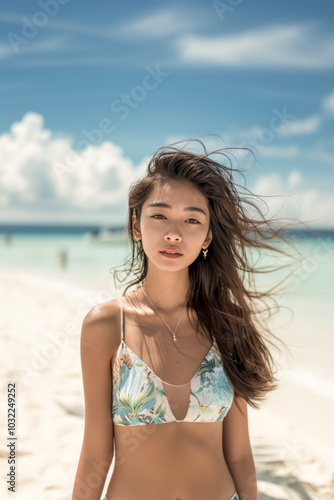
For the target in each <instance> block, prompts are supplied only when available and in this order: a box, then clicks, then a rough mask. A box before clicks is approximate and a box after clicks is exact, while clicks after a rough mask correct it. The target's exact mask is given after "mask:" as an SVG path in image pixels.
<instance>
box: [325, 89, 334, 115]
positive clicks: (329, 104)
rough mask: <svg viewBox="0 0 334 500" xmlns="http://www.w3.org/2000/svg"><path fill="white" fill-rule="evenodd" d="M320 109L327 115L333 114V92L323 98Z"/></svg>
mask: <svg viewBox="0 0 334 500" xmlns="http://www.w3.org/2000/svg"><path fill="white" fill-rule="evenodd" d="M322 107H323V109H324V110H325V111H327V112H328V113H334V92H332V93H331V94H330V95H328V96H326V97H324V98H323V100H322Z"/></svg>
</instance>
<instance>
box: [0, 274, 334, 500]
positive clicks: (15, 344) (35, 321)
mask: <svg viewBox="0 0 334 500" xmlns="http://www.w3.org/2000/svg"><path fill="white" fill-rule="evenodd" d="M119 295H120V294H119V293H117V292H113V291H109V296H108V291H107V290H104V291H94V290H84V289H80V288H78V287H76V286H71V285H68V284H67V283H63V282H56V281H52V282H51V281H50V280H48V279H45V278H42V277H38V276H35V275H29V274H27V273H22V272H17V273H14V272H3V271H2V272H1V279H0V301H1V305H2V313H1V316H0V322H1V341H2V349H1V368H2V372H3V374H4V375H3V377H2V378H1V384H2V385H1V390H2V396H3V397H2V398H1V401H2V403H1V404H2V407H1V408H2V412H1V415H2V418H1V422H0V426H1V436H2V439H1V443H2V447H1V455H0V463H1V471H2V485H1V498H11V499H12V498H15V499H22V500H65V499H66V500H70V498H71V493H72V486H73V481H74V477H75V473H76V468H77V464H78V459H79V454H80V449H81V443H82V436H83V425H84V420H83V414H84V406H83V403H84V401H83V391H82V381H81V367H80V357H79V339H80V329H81V323H82V320H83V318H84V316H85V314H86V312H88V310H89V309H90V308H91V307H92V306H93V305H94V304H95V303H99V302H102V301H104V300H108V299H110V298H114V297H116V296H119ZM291 373H293V366H292V371H291V372H290V371H286V372H285V375H286V377H289V376H292V375H290V374H291ZM10 381H14V382H16V387H17V413H16V423H17V448H16V459H17V461H16V474H17V475H16V494H15V495H13V494H12V493H9V492H8V491H7V485H6V484H5V482H6V480H5V479H4V476H5V474H7V473H8V472H9V465H8V463H7V458H8V448H6V444H7V441H6V440H7V408H6V404H5V403H6V394H7V383H8V382H10ZM301 391H302V388H299V390H298V391H296V386H295V385H294V386H289V385H288V384H286V383H284V386H283V388H282V389H280V391H279V392H278V391H277V393H276V394H275V396H274V395H273V396H272V397H271V398H270V400H269V401H268V403H266V404H265V405H264V406H263V408H261V409H260V410H259V411H258V410H252V409H250V410H249V422H250V435H251V441H252V447H253V452H254V459H255V463H256V469H257V476H258V489H259V499H260V500H268V499H275V500H286V499H287V500H288V499H289V500H299V499H314V500H329V499H334V479H333V472H334V460H333V455H332V448H331V446H330V445H329V446H326V432H327V431H328V428H327V429H326V426H327V425H328V423H329V421H330V418H332V416H333V415H332V413H331V411H332V406H330V405H329V404H328V405H327V407H326V408H325V404H324V401H323V400H321V412H324V413H323V414H324V419H325V420H324V421H323V420H321V422H320V424H319V420H318V419H315V420H314V422H313V425H314V427H315V426H319V427H320V428H321V432H322V435H320V434H319V433H318V434H317V433H316V432H309V431H310V430H311V431H312V420H310V421H309V422H308V423H307V424H306V426H305V427H303V426H302V425H299V421H300V419H301V415H305V414H306V413H307V412H316V415H315V416H316V417H319V416H320V411H318V410H316V408H317V406H316V405H317V403H318V402H319V404H320V400H319V401H318V400H316V399H314V400H312V401H311V402H310V403H308V402H307V401H306V400H305V398H304V397H302V396H303V394H302V392H301ZM297 393H298V394H297ZM314 397H315V398H316V395H315V396H314ZM329 401H330V400H329ZM301 406H302V407H301ZM288 422H291V423H290V424H289V423H288ZM315 422H317V423H315ZM329 431H330V429H329ZM322 437H323V439H322Z"/></svg>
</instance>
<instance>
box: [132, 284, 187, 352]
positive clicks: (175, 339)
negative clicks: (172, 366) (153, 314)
mask: <svg viewBox="0 0 334 500" xmlns="http://www.w3.org/2000/svg"><path fill="white" fill-rule="evenodd" d="M141 288H142V290H143V292H144V295H145V297H146V298H147V299H148V300H149V302H150V303H151V305H152V306H153V307H154V309H155V310H156V311H157V313H158V314H159V316H160V318H161V319H162V321H163V322H164V323H165V325H166V326H167V328H168V330H169V331H170V332H172V334H173V341H174V342H177V338H176V335H175V333H176V330H177V328H178V326H179V324H180V321H181V317H182V314H183V312H184V310H185V308H186V304H187V303H185V304H184V307H183V309H182V312H181V316H180V317H179V321H178V322H177V325H176V328H175V330H174V331H173V330H172V329H171V328H170V326H169V325H168V324H167V323H166V321H165V320H164V318H163V317H162V315H161V314H160V312H159V310H158V309H157V307H156V306H155V305H154V304H153V302H152V301H151V299H150V298H149V297H148V296H147V294H146V293H145V290H144V287H143V284H141Z"/></svg>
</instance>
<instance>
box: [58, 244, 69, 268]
mask: <svg viewBox="0 0 334 500" xmlns="http://www.w3.org/2000/svg"><path fill="white" fill-rule="evenodd" d="M58 260H59V264H60V267H63V268H64V267H66V266H67V251H66V250H64V249H63V248H62V249H60V250H58Z"/></svg>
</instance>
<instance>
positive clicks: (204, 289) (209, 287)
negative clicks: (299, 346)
mask: <svg viewBox="0 0 334 500" xmlns="http://www.w3.org/2000/svg"><path fill="white" fill-rule="evenodd" d="M196 140H197V139H196ZM199 142H201V141H199ZM201 144H202V143H201ZM202 146H203V147H204V150H205V154H203V155H198V154H195V153H191V152H187V151H184V150H182V149H181V150H180V149H177V148H174V147H171V146H167V147H166V148H160V149H158V150H157V151H156V152H155V153H154V154H153V156H152V158H151V160H150V161H149V163H148V166H147V173H146V175H145V176H144V177H143V178H141V179H140V180H137V181H136V182H134V183H133V184H132V185H131V186H130V190H129V212H128V236H129V240H130V245H131V257H129V259H128V261H127V262H126V263H125V266H127V267H126V269H125V272H126V276H125V278H124V279H121V278H120V277H119V273H121V272H124V271H114V279H115V278H116V279H115V282H116V280H117V281H119V282H124V281H125V280H126V278H127V277H128V276H129V275H130V274H132V275H133V276H132V277H134V279H133V280H132V281H131V282H130V283H128V286H127V287H126V289H125V290H124V292H123V294H125V293H126V291H127V290H128V289H129V288H130V287H131V286H134V285H138V284H140V283H142V282H143V281H144V280H145V277H146V275H147V270H148V261H147V257H146V255H145V252H144V250H143V247H142V243H141V241H139V242H137V241H136V240H135V238H134V236H133V233H132V216H133V215H134V214H135V215H136V216H137V218H138V219H139V221H140V218H141V211H142V206H143V204H144V203H145V201H146V200H147V198H148V197H149V196H150V194H151V192H152V190H153V189H154V187H155V186H156V185H157V184H160V183H164V182H166V181H169V180H182V181H189V182H191V183H193V184H194V185H195V186H196V187H197V189H198V190H199V191H200V192H201V193H202V194H204V196H205V197H206V199H207V200H208V205H209V209H210V229H211V230H212V235H213V239H212V242H211V244H210V245H209V255H208V258H207V259H204V258H203V255H202V252H200V254H199V255H198V257H197V258H196V260H195V261H194V262H193V263H192V264H191V265H190V266H189V278H190V287H189V291H188V295H187V306H188V308H189V307H190V308H193V310H195V311H196V314H197V321H196V325H193V326H195V328H196V331H197V332H198V333H199V332H200V334H201V335H204V336H207V337H208V335H209V333H207V332H214V334H215V338H216V341H217V344H218V347H219V351H220V354H221V356H222V359H223V364H224V369H225V372H226V374H227V376H228V378H229V380H230V382H231V383H232V385H233V387H234V391H235V396H236V397H243V398H244V399H245V400H246V401H247V403H248V404H249V405H251V406H252V407H254V408H258V407H259V405H258V404H257V401H261V400H263V399H265V395H266V393H267V392H269V391H272V390H274V389H276V388H277V386H278V379H277V378H276V377H275V373H276V372H275V368H276V366H275V360H274V357H273V356H272V354H271V352H270V350H269V347H268V345H267V342H269V343H270V344H271V345H272V346H274V347H277V345H276V344H275V343H274V342H273V339H274V338H275V339H276V340H278V341H279V342H281V344H282V345H284V343H283V342H282V340H281V339H279V338H278V337H277V336H276V335H274V334H273V333H271V332H270V330H269V329H268V326H267V323H266V322H265V321H264V318H263V313H264V312H269V313H271V308H270V307H268V304H267V302H266V300H267V299H269V300H273V301H274V303H275V305H276V306H277V301H276V300H275V299H274V292H273V290H274V289H276V288H277V286H279V285H280V284H281V283H282V281H281V282H280V283H279V284H278V285H276V287H273V288H271V289H270V290H266V291H259V290H257V288H256V286H255V281H254V273H256V272H263V271H261V270H260V268H259V269H258V268H256V267H255V266H254V265H253V264H252V263H251V259H250V255H249V253H250V251H258V252H259V251H260V252H261V251H262V252H263V251H269V252H278V253H280V254H283V255H285V256H289V254H288V253H287V252H285V251H284V250H283V249H282V248H281V247H279V246H278V244H270V243H269V240H274V238H276V240H280V242H285V243H288V244H289V245H290V246H291V247H292V246H293V245H292V243H291V242H289V239H288V237H287V236H283V235H282V230H283V229H284V228H285V227H286V226H287V223H285V224H284V223H283V224H281V225H279V224H277V223H278V222H279V221H280V219H266V218H265V216H264V215H263V213H262V211H261V210H260V208H259V205H258V204H257V203H254V202H253V201H252V200H251V198H252V197H258V195H254V194H253V193H251V192H250V191H249V190H246V191H247V198H246V197H244V198H242V197H241V195H240V193H239V192H238V190H237V184H236V182H234V179H233V172H234V171H237V172H240V171H239V170H236V169H234V168H232V166H231V161H230V159H229V157H228V155H227V154H225V152H224V151H226V150H227V151H228V149H227V148H224V149H220V150H217V151H214V152H213V153H215V154H216V153H217V152H221V151H223V153H222V154H223V156H224V158H227V159H228V162H229V166H226V165H223V164H222V163H220V162H218V161H214V160H213V159H212V158H210V157H209V156H210V155H211V154H213V153H207V152H206V149H205V146H204V145H203V144H202ZM230 149H244V150H247V151H250V152H251V154H253V152H252V151H251V150H250V149H248V148H230ZM253 156H254V155H253ZM245 189H246V188H245ZM245 204H249V205H250V206H251V207H253V208H254V209H255V212H256V213H257V214H258V217H257V218H251V216H250V214H247V211H246V206H245ZM274 222H275V223H276V224H274ZM274 241H275V240H274ZM260 255H261V254H260ZM286 266H287V265H286V264H285V265H283V266H281V267H279V268H278V267H277V266H276V267H275V268H274V267H273V268H272V270H273V271H274V270H277V269H281V268H283V267H286ZM266 269H268V268H267V267H266ZM264 272H269V271H264ZM260 304H262V305H264V306H265V308H264V309H262V310H261V309H260V308H259V305H260ZM278 309H279V308H278ZM278 309H277V310H278ZM270 315H271V314H269V317H270ZM261 323H262V324H261ZM261 330H262V331H261ZM208 338H209V337H208ZM236 402H237V399H236ZM237 404H238V402H237Z"/></svg>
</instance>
